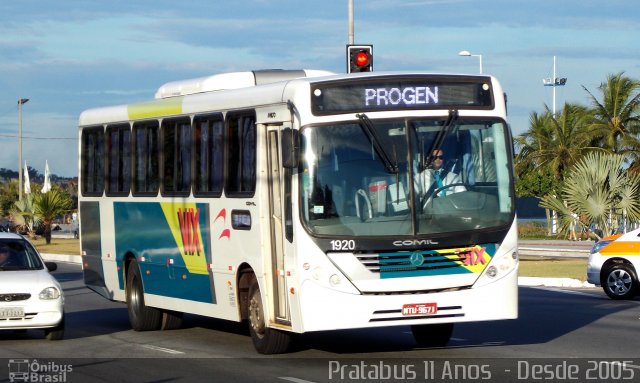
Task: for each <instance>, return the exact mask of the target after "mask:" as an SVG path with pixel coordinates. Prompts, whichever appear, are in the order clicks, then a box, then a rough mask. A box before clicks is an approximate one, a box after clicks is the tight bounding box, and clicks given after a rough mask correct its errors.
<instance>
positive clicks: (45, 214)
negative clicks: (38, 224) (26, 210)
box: [34, 187, 71, 244]
mask: <svg viewBox="0 0 640 383" xmlns="http://www.w3.org/2000/svg"><path fill="white" fill-rule="evenodd" d="M69 209H71V198H70V197H69V195H68V194H67V193H64V192H62V191H60V189H59V188H57V187H54V188H53V189H51V190H49V191H48V192H46V193H43V194H39V195H38V196H37V197H36V198H35V201H34V213H35V215H36V216H37V217H39V218H40V219H41V220H42V223H43V224H44V238H45V240H46V242H47V244H49V243H51V224H52V223H53V220H54V219H56V217H58V216H59V215H61V214H64V213H66V212H67V211H69Z"/></svg>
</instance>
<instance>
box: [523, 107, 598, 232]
mask: <svg viewBox="0 0 640 383" xmlns="http://www.w3.org/2000/svg"><path fill="white" fill-rule="evenodd" d="M590 118H591V114H590V112H589V110H588V109H587V108H585V107H583V106H580V105H575V104H565V105H564V108H563V109H562V112H561V114H560V115H559V116H554V115H553V113H552V112H551V111H550V110H549V108H548V107H547V106H545V111H544V113H543V114H542V115H538V114H537V113H535V112H534V113H532V114H531V115H530V118H529V121H530V129H529V131H528V132H527V133H525V134H524V135H522V136H519V137H516V139H515V141H516V146H517V147H518V148H519V150H520V151H519V153H518V155H517V156H516V172H517V174H518V175H519V177H520V178H524V177H526V178H531V177H532V175H531V174H530V173H529V172H535V173H538V175H539V176H538V178H540V179H544V177H545V175H548V174H551V176H552V178H553V180H554V182H551V183H548V184H549V186H548V187H547V189H546V190H544V192H545V193H544V194H543V195H540V196H538V197H540V198H541V197H543V196H544V195H548V194H550V195H558V194H559V191H560V189H561V188H562V185H563V183H564V180H565V175H566V174H567V173H568V171H569V169H570V168H571V167H572V166H573V165H574V164H575V163H576V162H577V161H578V160H580V158H582V156H584V155H585V154H586V153H588V152H589V151H594V150H598V149H599V148H596V147H593V146H591V145H590V143H591V141H592V135H591V132H590V131H589V121H590ZM546 215H547V228H548V231H549V234H551V230H552V224H551V221H552V213H551V212H550V211H549V209H546Z"/></svg>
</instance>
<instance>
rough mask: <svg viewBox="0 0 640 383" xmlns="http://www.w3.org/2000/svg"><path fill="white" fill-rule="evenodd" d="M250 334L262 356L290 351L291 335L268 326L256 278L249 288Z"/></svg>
mask: <svg viewBox="0 0 640 383" xmlns="http://www.w3.org/2000/svg"><path fill="white" fill-rule="evenodd" d="M248 314H249V333H250V334H251V339H252V340H253V345H254V347H255V348H256V350H257V351H258V352H259V353H261V354H281V353H283V352H286V351H287V350H288V349H289V344H290V343H291V335H289V334H288V333H286V332H283V331H279V330H276V329H273V328H269V327H267V326H266V319H265V317H264V315H265V312H264V306H263V304H262V297H261V295H260V286H259V285H258V281H257V280H256V279H255V278H254V279H253V280H252V281H251V286H250V287H249V302H248Z"/></svg>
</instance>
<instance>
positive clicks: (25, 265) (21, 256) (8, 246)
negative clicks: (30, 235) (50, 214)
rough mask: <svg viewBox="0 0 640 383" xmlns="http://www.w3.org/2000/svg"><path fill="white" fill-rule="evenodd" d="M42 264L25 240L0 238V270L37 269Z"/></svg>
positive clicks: (41, 266) (40, 267)
mask: <svg viewBox="0 0 640 383" xmlns="http://www.w3.org/2000/svg"><path fill="white" fill-rule="evenodd" d="M43 267H44V266H43V264H42V261H41V260H40V257H39V256H38V254H37V253H36V250H35V249H34V248H33V247H32V246H31V245H30V244H29V243H28V242H27V241H25V240H19V239H1V240H0V271H11V270H38V269H42V268H43Z"/></svg>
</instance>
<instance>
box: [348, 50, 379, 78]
mask: <svg viewBox="0 0 640 383" xmlns="http://www.w3.org/2000/svg"><path fill="white" fill-rule="evenodd" d="M371 71H373V45H347V73H354V72H371Z"/></svg>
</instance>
